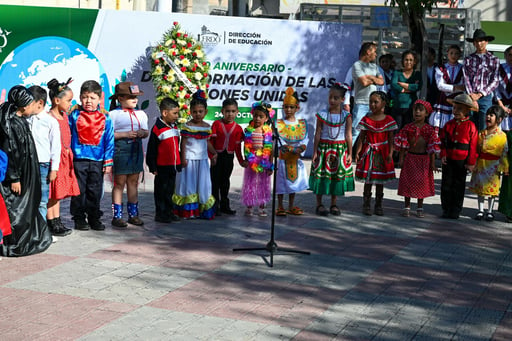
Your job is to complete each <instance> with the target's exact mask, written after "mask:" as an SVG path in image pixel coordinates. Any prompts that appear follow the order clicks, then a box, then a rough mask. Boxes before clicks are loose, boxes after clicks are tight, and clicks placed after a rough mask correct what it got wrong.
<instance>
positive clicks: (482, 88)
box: [463, 29, 500, 131]
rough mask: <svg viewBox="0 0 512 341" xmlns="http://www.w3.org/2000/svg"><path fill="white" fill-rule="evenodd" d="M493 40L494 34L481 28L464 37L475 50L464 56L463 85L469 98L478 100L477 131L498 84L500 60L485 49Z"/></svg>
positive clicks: (480, 128)
mask: <svg viewBox="0 0 512 341" xmlns="http://www.w3.org/2000/svg"><path fill="white" fill-rule="evenodd" d="M493 40H494V36H490V35H487V34H486V33H485V31H483V30H482V29H477V30H475V32H474V33H473V38H466V41H468V42H470V43H473V46H475V49H476V51H475V52H474V53H472V54H470V55H469V56H467V57H465V58H464V63H463V65H464V66H463V71H464V85H465V86H466V92H467V93H468V94H469V96H471V99H473V100H474V101H477V102H478V112H477V113H474V114H473V121H474V122H475V124H476V126H477V128H478V130H479V131H480V130H482V129H484V128H485V113H486V112H487V109H489V107H490V106H491V105H492V93H493V92H494V90H496V88H497V87H498V85H499V71H498V70H499V66H500V60H499V59H498V57H496V56H494V55H493V54H491V53H490V52H489V51H487V44H488V43H489V42H490V41H493Z"/></svg>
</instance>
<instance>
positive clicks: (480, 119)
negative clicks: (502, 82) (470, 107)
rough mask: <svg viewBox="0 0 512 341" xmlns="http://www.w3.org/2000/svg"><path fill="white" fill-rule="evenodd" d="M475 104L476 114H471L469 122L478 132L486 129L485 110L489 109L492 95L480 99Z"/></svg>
mask: <svg viewBox="0 0 512 341" xmlns="http://www.w3.org/2000/svg"><path fill="white" fill-rule="evenodd" d="M477 102H478V112H476V111H474V112H473V117H472V119H471V120H472V121H473V123H474V124H475V125H476V127H477V128H478V131H481V130H484V129H485V127H486V124H485V116H486V114H487V110H489V108H490V107H491V105H492V95H487V96H483V97H480V99H479V100H478V101H477Z"/></svg>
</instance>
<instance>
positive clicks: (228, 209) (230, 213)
mask: <svg viewBox="0 0 512 341" xmlns="http://www.w3.org/2000/svg"><path fill="white" fill-rule="evenodd" d="M220 211H221V212H222V213H226V214H228V215H235V214H236V211H235V210H232V209H231V208H229V207H224V208H221V209H220Z"/></svg>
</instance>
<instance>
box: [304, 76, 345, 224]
mask: <svg viewBox="0 0 512 341" xmlns="http://www.w3.org/2000/svg"><path fill="white" fill-rule="evenodd" d="M347 90H349V87H348V86H347V85H345V84H344V85H341V84H340V83H335V84H333V85H332V87H331V89H330V90H329V97H328V103H329V107H328V108H327V109H324V110H321V111H320V112H318V113H317V114H316V129H315V141H314V146H313V148H314V149H313V159H312V163H311V173H310V176H309V188H310V189H311V190H312V191H313V193H315V194H316V214H317V215H321V216H326V215H328V214H329V212H330V213H331V214H333V215H340V214H341V211H340V209H339V208H338V206H337V205H336V201H337V197H338V196H340V195H344V194H345V192H348V191H353V190H354V176H353V171H352V116H351V114H350V113H349V112H348V111H345V110H343V102H344V100H345V93H346V92H347ZM323 195H330V196H331V206H330V208H329V210H327V209H326V208H325V207H324V205H323V204H322V196H323Z"/></svg>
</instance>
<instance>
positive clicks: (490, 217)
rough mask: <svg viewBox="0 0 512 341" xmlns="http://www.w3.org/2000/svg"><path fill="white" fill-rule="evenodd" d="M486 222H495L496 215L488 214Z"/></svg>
mask: <svg viewBox="0 0 512 341" xmlns="http://www.w3.org/2000/svg"><path fill="white" fill-rule="evenodd" d="M485 220H486V221H493V220H494V214H492V213H487V216H486V217H485Z"/></svg>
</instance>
